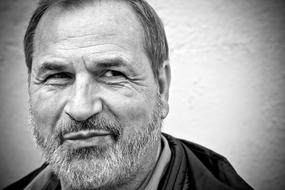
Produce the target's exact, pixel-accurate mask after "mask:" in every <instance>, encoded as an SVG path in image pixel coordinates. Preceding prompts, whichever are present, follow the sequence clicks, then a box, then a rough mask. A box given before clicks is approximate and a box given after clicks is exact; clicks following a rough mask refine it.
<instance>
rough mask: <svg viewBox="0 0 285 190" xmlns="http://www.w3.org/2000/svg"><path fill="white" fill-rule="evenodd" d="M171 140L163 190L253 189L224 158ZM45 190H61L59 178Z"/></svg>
mask: <svg viewBox="0 0 285 190" xmlns="http://www.w3.org/2000/svg"><path fill="white" fill-rule="evenodd" d="M163 135H164V136H165V137H166V139H167V140H168V143H169V147H170V150H171V159H170V163H169V165H168V168H167V170H166V172H165V174H164V176H163V178H162V179H161V180H160V183H159V188H158V189H159V190H230V189H236V190H250V189H252V188H251V187H250V186H249V185H248V184H247V183H246V182H245V181H244V180H243V179H242V178H241V177H240V176H239V175H238V174H237V173H236V171H235V170H234V168H233V167H232V166H231V164H230V163H229V162H228V161H227V159H226V158H224V157H223V156H221V155H219V154H217V153H215V152H213V151H211V150H209V149H207V148H205V147H202V146H200V145H198V144H195V143H192V142H189V141H186V140H181V139H176V138H174V137H172V136H170V135H167V134H165V133H164V134H163ZM46 166H47V164H46V163H45V164H43V165H42V166H41V167H40V168H38V169H36V170H35V171H33V172H32V173H30V174H28V175H27V176H26V177H24V178H22V179H20V180H19V181H17V182H15V183H13V184H11V185H10V186H8V187H6V188H5V189H7V190H8V189H9V190H10V189H11V190H12V189H13V190H14V189H24V188H25V187H26V186H27V185H28V184H29V183H30V182H31V181H32V180H33V179H34V178H35V177H36V176H37V175H38V174H39V173H40V172H41V171H42V170H43V169H44V168H45V167H46ZM45 183H46V185H45V188H44V189H45V190H58V189H60V183H59V180H58V179H57V178H56V176H55V175H52V177H51V178H50V179H49V181H47V182H45Z"/></svg>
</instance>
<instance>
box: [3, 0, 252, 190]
mask: <svg viewBox="0 0 285 190" xmlns="http://www.w3.org/2000/svg"><path fill="white" fill-rule="evenodd" d="M24 46H25V56H26V64H27V67H28V72H29V96H30V114H31V124H32V127H33V134H34V137H35V140H36V143H37V145H38V146H39V147H40V149H41V150H42V152H43V156H44V158H45V159H46V163H45V164H44V165H43V166H41V167H40V168H38V169H37V170H35V171H34V172H32V173H30V174H29V175H27V176H26V177H24V178H23V179H21V180H20V181H18V182H16V183H14V184H12V185H10V186H9V187H7V189H251V187H250V186H248V185H247V184H246V183H245V182H244V181H243V180H242V179H241V178H240V177H239V176H238V175H237V173H236V172H235V171H234V169H233V168H232V166H231V165H230V164H229V163H228V162H227V160H226V159H225V158H223V157H222V156H220V155H218V154H216V153H214V152H212V151H210V150H208V149H206V148H203V147H201V146H199V145H196V144H194V143H190V142H188V141H184V140H178V139H176V138H174V137H172V136H170V135H167V134H162V133H161V126H162V120H163V119H164V118H165V117H166V116H167V114H168V110H169V108H168V89H169V84H170V66H169V62H168V45H167V40H166V36H165V32H164V29H163V25H162V23H161V21H160V19H159V17H158V16H157V15H156V13H155V12H154V10H153V9H152V8H151V7H150V6H149V5H148V4H147V3H146V2H144V1H142V0H42V1H40V2H39V6H38V8H37V9H36V11H35V12H34V15H33V17H32V18H31V21H30V23H29V26H28V29H27V32H26V35H25V40H24Z"/></svg>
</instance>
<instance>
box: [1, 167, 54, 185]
mask: <svg viewBox="0 0 285 190" xmlns="http://www.w3.org/2000/svg"><path fill="white" fill-rule="evenodd" d="M47 165H48V164H47V163H44V164H43V165H42V166H40V167H39V168H37V169H35V170H34V171H32V172H31V173H29V174H28V175H26V176H25V177H23V178H21V179H19V180H18V181H16V182H14V183H12V184H10V185H9V186H7V187H5V188H4V189H3V190H10V189H11V190H13V189H24V188H25V187H26V186H27V185H28V184H29V183H30V182H31V181H32V180H33V179H34V178H35V177H36V176H37V175H38V174H39V173H40V172H41V171H43V170H44V169H45V168H46V167H47Z"/></svg>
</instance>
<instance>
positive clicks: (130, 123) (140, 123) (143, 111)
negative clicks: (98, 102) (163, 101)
mask: <svg viewBox="0 0 285 190" xmlns="http://www.w3.org/2000/svg"><path fill="white" fill-rule="evenodd" d="M105 100H106V104H107V106H108V108H109V109H110V110H111V112H113V114H114V115H115V116H116V117H117V118H118V119H119V121H120V123H121V124H122V127H123V131H124V136H129V135H131V134H133V133H136V132H138V131H141V130H142V129H143V128H144V127H146V126H147V124H148V123H149V121H150V119H151V118H152V110H153V109H154V105H155V101H154V100H155V99H154V98H148V97H145V96H142V95H137V96H132V97H125V96H124V97H121V96H117V97H116V98H110V99H109V100H108V99H105Z"/></svg>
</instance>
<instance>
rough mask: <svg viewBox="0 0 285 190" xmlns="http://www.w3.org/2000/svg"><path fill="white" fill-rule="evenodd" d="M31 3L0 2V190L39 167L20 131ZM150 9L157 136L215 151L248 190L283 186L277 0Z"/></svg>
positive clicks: (207, 1)
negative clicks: (159, 69)
mask: <svg viewBox="0 0 285 190" xmlns="http://www.w3.org/2000/svg"><path fill="white" fill-rule="evenodd" d="M35 2H36V0H25V1H23V0H13V1H8V0H1V1H0V19H1V20H0V24H1V28H0V48H1V49H0V111H1V112H0V123H1V138H0V160H1V164H0V172H1V174H0V188H1V187H3V186H5V185H7V184H8V183H10V182H11V181H14V180H16V179H17V178H19V177H21V176H23V175H24V174H26V173H27V172H29V171H31V170H32V169H34V168H35V167H37V166H38V165H39V164H40V163H41V162H42V160H41V158H40V154H39V152H38V151H37V150H36V149H35V147H34V145H33V143H32V138H31V135H30V129H29V126H28V104H27V99H28V95H27V89H26V88H27V84H26V78H27V74H26V69H25V65H24V59H23V52H22V38H23V35H24V30H25V27H26V25H27V21H28V18H29V16H30V15H31V12H32V10H33V9H34V7H35ZM149 2H150V3H151V4H152V5H153V6H154V7H155V9H156V10H157V11H158V13H159V15H160V16H161V17H162V19H163V21H164V23H165V26H166V33H167V36H168V40H169V44H170V63H171V66H172V83H171V89H170V109H171V110H170V115H169V117H168V118H167V119H166V121H165V123H164V124H165V125H164V131H165V132H168V133H171V134H173V135H175V136H178V137H182V138H186V139H188V140H191V141H194V142H197V143H200V144H202V145H204V146H207V147H210V148H211V149H213V150H215V151H217V152H219V153H221V154H223V155H224V156H226V157H227V158H228V159H229V160H230V161H231V163H232V164H233V166H234V167H235V168H236V170H237V171H238V173H239V174H240V175H241V176H243V178H244V179H245V180H246V181H247V182H249V183H250V184H251V185H252V186H253V187H254V188H256V189H261V190H267V189H280V190H281V189H284V187H285V182H284V176H285V166H284V163H285V149H284V140H285V126H284V124H285V122H284V121H285V117H284V116H285V97H284V90H285V68H284V67H285V62H284V53H285V34H284V31H285V15H283V14H282V11H283V10H284V8H285V6H284V5H283V4H284V3H282V0H279V1H278V0H272V1H270V0H267V1H262V0H247V1H246V0H239V1H236V0H175V1H174V0H172V1H171V0H150V1H149ZM282 187H283V188H282Z"/></svg>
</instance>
